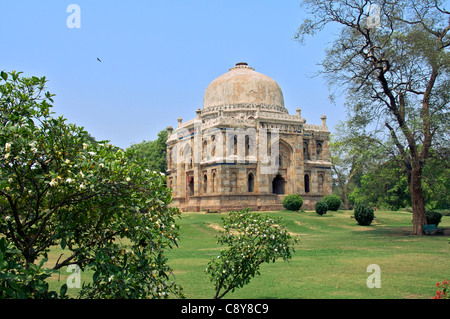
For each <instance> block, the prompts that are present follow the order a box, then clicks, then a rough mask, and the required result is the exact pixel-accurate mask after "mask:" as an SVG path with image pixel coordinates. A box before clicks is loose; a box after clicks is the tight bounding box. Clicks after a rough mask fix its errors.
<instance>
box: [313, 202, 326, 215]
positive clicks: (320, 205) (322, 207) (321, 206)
mask: <svg viewBox="0 0 450 319" xmlns="http://www.w3.org/2000/svg"><path fill="white" fill-rule="evenodd" d="M327 210H328V204H327V203H326V202H325V201H320V202H317V203H316V213H317V214H319V215H324V214H326V212H327Z"/></svg>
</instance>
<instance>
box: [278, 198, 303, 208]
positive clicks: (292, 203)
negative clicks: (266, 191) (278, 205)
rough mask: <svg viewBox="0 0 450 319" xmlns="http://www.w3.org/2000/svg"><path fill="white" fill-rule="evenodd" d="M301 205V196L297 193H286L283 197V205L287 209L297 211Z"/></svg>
mask: <svg viewBox="0 0 450 319" xmlns="http://www.w3.org/2000/svg"><path fill="white" fill-rule="evenodd" d="M302 205H303V198H302V197H301V196H300V195H298V194H288V195H286V197H285V198H284V199H283V207H284V208H286V209H287V210H292V211H297V210H299V209H300V208H301V207H302Z"/></svg>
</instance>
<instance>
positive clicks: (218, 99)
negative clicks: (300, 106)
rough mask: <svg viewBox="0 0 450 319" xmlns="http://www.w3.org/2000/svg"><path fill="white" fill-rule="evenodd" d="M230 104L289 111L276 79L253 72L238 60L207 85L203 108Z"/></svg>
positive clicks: (252, 69)
mask: <svg viewBox="0 0 450 319" xmlns="http://www.w3.org/2000/svg"><path fill="white" fill-rule="evenodd" d="M229 105H234V106H236V105H237V106H239V105H242V107H245V106H246V105H257V106H261V109H270V110H271V111H278V112H282V113H288V111H287V109H286V108H285V107H284V99H283V93H282V92H281V89H280V86H279V85H278V84H277V82H275V81H274V80H273V79H271V78H270V77H268V76H266V75H264V74H261V73H258V72H256V71H255V69H254V68H252V67H249V66H248V65H247V63H245V62H241V63H237V64H236V66H235V67H233V68H231V69H230V70H229V72H227V73H225V74H223V75H221V76H219V77H218V78H216V79H215V80H214V81H212V82H211V83H210V84H209V86H208V87H207V88H206V91H205V95H204V98H203V110H204V111H205V110H207V109H211V108H215V107H219V106H229Z"/></svg>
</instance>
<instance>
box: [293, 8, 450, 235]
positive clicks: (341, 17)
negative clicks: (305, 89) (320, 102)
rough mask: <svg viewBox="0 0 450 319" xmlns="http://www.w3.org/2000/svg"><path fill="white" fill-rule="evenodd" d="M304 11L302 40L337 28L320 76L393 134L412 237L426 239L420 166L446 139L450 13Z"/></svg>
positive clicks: (360, 112)
mask: <svg viewBox="0 0 450 319" xmlns="http://www.w3.org/2000/svg"><path fill="white" fill-rule="evenodd" d="M304 4H305V7H306V9H307V10H308V13H309V15H310V16H311V17H312V19H306V20H305V21H304V22H303V23H302V25H301V26H300V28H299V32H298V34H297V38H298V40H300V41H303V40H304V37H305V36H306V35H314V34H315V33H316V32H318V31H320V30H322V29H323V28H324V27H325V26H327V25H329V24H334V23H336V24H337V25H338V26H339V27H340V33H339V35H338V36H337V37H336V39H335V40H334V42H333V46H332V47H331V48H330V49H328V50H327V52H326V58H325V59H324V61H323V63H322V64H321V65H322V68H323V69H322V71H321V73H323V74H325V75H326V77H327V79H328V81H329V82H330V83H331V84H333V85H337V87H342V88H344V90H346V92H347V97H348V106H349V108H350V107H351V111H352V112H353V113H354V114H355V115H356V116H359V117H362V118H364V119H366V121H367V123H368V124H372V125H374V126H375V128H376V129H378V127H377V126H378V124H379V123H381V124H382V125H383V126H384V128H385V131H384V132H387V133H388V134H389V136H390V138H391V140H392V141H393V143H394V144H395V147H396V149H397V151H398V153H399V154H400V156H401V159H402V162H403V165H404V167H405V169H406V171H407V179H408V185H409V189H410V193H411V204H412V210H413V230H412V234H414V235H422V234H423V233H424V232H423V225H425V224H426V223H427V221H426V215H425V200H424V194H423V188H422V172H423V167H424V165H425V164H426V162H427V160H428V159H429V151H430V148H431V147H432V145H433V142H434V141H436V139H437V137H436V136H442V135H444V136H447V137H448V124H447V123H448V114H449V113H448V109H449V99H450V93H449V92H450V79H449V71H450V54H449V51H448V48H449V46H450V35H449V30H450V19H449V17H450V12H449V11H446V10H445V9H444V8H443V3H442V1H440V0H408V1H406V0H394V1H386V0H381V1H379V2H378V3H377V4H375V3H374V2H373V1H371V0H351V1H347V0H337V1H328V0H306V1H304ZM370 11H375V12H370ZM369 15H370V17H369ZM373 18H376V19H375V23H373V22H374V20H373ZM447 140H448V138H447Z"/></svg>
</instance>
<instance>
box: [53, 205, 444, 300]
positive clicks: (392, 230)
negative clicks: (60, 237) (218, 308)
mask: <svg viewBox="0 0 450 319" xmlns="http://www.w3.org/2000/svg"><path fill="white" fill-rule="evenodd" d="M264 214H270V215H273V216H282V217H283V223H284V224H285V225H286V227H287V228H288V230H289V231H290V232H291V233H292V234H293V235H295V236H297V237H298V238H299V240H300V242H299V243H298V244H297V245H296V246H295V253H294V255H293V258H292V260H291V261H289V262H283V261H277V262H276V263H274V264H273V263H271V264H263V265H262V268H261V275H260V276H257V277H255V278H253V279H252V280H251V282H250V284H248V285H247V286H245V287H243V288H241V289H238V290H236V291H235V292H234V293H229V294H228V295H226V296H225V298H235V299H240V298H246V299H264V298H281V299H336V298H338V299H346V298H351V299H360V298H363V299H368V298H369V299H405V298H406V299H408V298H414V299H418V298H427V299H429V298H432V297H433V296H434V294H435V290H436V283H437V282H442V281H443V280H444V279H450V267H449V265H450V245H449V243H450V241H449V235H450V216H443V217H442V221H441V224H440V225H439V228H444V229H446V231H445V234H442V235H432V236H420V237H419V236H410V235H409V234H410V232H411V229H412V225H411V213H408V212H401V211H399V212H390V211H377V212H376V213H375V216H376V221H374V222H373V223H372V225H371V226H359V225H358V224H357V223H356V221H355V220H354V219H353V218H351V216H352V214H353V212H352V211H338V212H327V214H326V215H323V216H319V215H317V214H316V213H315V212H290V211H279V212H268V213H264ZM226 215H227V214H225V213H221V214H219V213H215V214H211V213H209V214H208V213H204V212H202V213H183V214H182V217H181V219H180V220H179V224H180V226H181V231H180V233H181V238H180V241H179V247H178V248H174V249H173V250H171V251H168V253H167V256H168V257H169V265H170V266H171V267H172V268H173V269H174V276H175V280H176V282H177V283H179V284H180V285H181V286H182V287H183V288H184V293H185V295H186V297H187V298H196V299H210V298H212V296H213V295H214V285H213V283H211V282H209V280H208V277H207V275H206V273H205V268H206V265H207V264H208V262H209V261H210V260H211V259H212V258H214V257H215V256H217V255H218V253H219V251H220V249H222V247H221V246H219V245H218V244H217V243H216V236H217V235H218V234H219V230H220V226H221V225H222V217H225V216H226ZM61 253H62V252H61V251H57V250H55V251H52V254H51V255H52V257H51V258H53V259H57V258H58V257H59V255H60V254H61ZM371 264H377V265H379V267H380V270H381V288H372V289H369V288H368V287H367V284H366V281H367V278H368V276H369V275H371V273H368V272H367V267H368V266H369V265H371ZM67 275H70V274H69V273H65V271H64V270H61V280H60V281H59V282H58V281H57V276H54V277H53V278H54V280H53V283H52V285H56V286H57V285H60V284H62V283H64V282H65V280H66V278H67ZM90 277H91V274H85V273H83V274H82V280H84V279H86V280H88V279H89V278H90ZM70 290H72V289H70ZM70 293H71V294H73V293H76V291H75V290H73V291H70Z"/></svg>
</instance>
